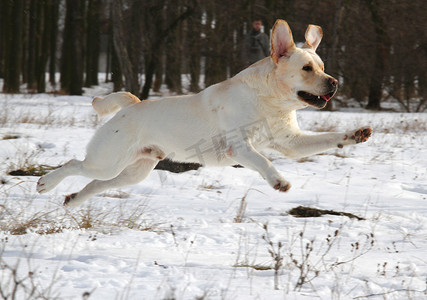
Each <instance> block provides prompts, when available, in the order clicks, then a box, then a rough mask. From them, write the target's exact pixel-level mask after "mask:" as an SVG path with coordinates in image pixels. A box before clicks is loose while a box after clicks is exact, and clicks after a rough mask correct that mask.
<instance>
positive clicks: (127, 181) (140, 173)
mask: <svg viewBox="0 0 427 300" xmlns="http://www.w3.org/2000/svg"><path fill="white" fill-rule="evenodd" d="M157 163H158V160H153V159H148V158H143V159H140V160H138V161H137V162H135V163H134V164H132V165H130V166H128V167H126V168H125V169H124V170H123V171H122V172H121V173H120V174H119V175H118V176H117V177H115V178H113V179H110V180H106V181H103V180H93V181H92V182H90V183H89V184H88V185H86V186H85V187H84V188H83V189H82V190H81V191H80V192H78V193H74V194H71V195H68V196H66V197H65V201H64V205H65V206H71V207H74V206H78V205H80V204H82V203H83V202H85V201H86V200H87V199H89V198H90V197H92V196H94V195H96V194H98V193H100V192H102V191H105V190H107V189H111V188H118V187H122V186H127V185H133V184H137V183H138V182H140V181H142V180H144V179H145V178H146V177H147V176H148V174H150V172H151V171H152V170H153V169H154V167H155V166H156V165H157Z"/></svg>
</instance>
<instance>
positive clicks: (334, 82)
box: [328, 77, 338, 87]
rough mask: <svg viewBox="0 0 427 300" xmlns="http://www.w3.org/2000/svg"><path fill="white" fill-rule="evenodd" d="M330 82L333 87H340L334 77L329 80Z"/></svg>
mask: <svg viewBox="0 0 427 300" xmlns="http://www.w3.org/2000/svg"><path fill="white" fill-rule="evenodd" d="M328 82H329V84H330V85H331V86H332V87H336V86H337V85H338V80H336V79H335V78H333V77H330V78H329V80H328Z"/></svg>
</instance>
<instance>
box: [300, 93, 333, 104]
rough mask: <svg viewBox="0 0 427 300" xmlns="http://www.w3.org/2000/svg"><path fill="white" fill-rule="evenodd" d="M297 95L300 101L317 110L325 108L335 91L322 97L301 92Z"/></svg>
mask: <svg viewBox="0 0 427 300" xmlns="http://www.w3.org/2000/svg"><path fill="white" fill-rule="evenodd" d="M297 94H298V97H300V99H301V100H303V101H304V102H306V103H307V104H308V105H311V106H314V107H316V108H324V107H325V106H326V103H327V102H328V101H329V100H331V99H332V97H333V96H334V94H335V91H333V92H330V93H328V94H325V95H320V96H316V95H313V94H310V93H307V92H304V91H299V92H298V93H297Z"/></svg>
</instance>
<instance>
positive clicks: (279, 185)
mask: <svg viewBox="0 0 427 300" xmlns="http://www.w3.org/2000/svg"><path fill="white" fill-rule="evenodd" d="M273 188H274V189H275V190H278V191H279V192H287V191H288V190H289V189H290V188H291V184H290V183H289V182H287V181H286V180H284V179H281V180H280V179H278V180H276V184H275V185H273Z"/></svg>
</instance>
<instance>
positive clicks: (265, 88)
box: [37, 20, 372, 206]
mask: <svg viewBox="0 0 427 300" xmlns="http://www.w3.org/2000/svg"><path fill="white" fill-rule="evenodd" d="M305 39H306V43H305V44H304V46H302V47H301V48H297V47H296V46H295V43H294V41H293V38H292V33H291V30H290V28H289V26H288V24H287V23H286V22H285V21H283V20H277V21H276V23H275V25H274V28H273V31H272V36H271V56H270V57H267V58H265V59H263V60H261V61H259V62H257V63H255V64H254V65H252V66H250V67H248V68H247V69H245V70H243V71H242V72H240V73H239V74H237V75H236V76H234V77H233V78H231V79H228V80H226V81H224V82H221V83H218V84H215V85H212V86H210V87H208V88H207V89H205V90H204V91H202V92H200V93H199V94H196V95H189V96H180V97H167V98H161V99H158V100H145V101H142V102H141V101H140V100H139V99H138V98H137V97H136V96H134V95H132V94H130V93H126V92H119V93H113V94H110V95H108V96H106V97H104V98H102V97H97V98H95V99H94V100H93V103H92V104H93V107H94V109H95V110H96V112H97V113H98V114H99V115H100V116H102V115H105V114H109V113H114V112H117V113H116V115H115V116H114V117H113V118H112V119H111V120H109V121H108V122H107V123H106V124H105V125H104V126H102V127H101V128H99V129H98V130H97V132H96V133H95V135H94V137H93V138H92V140H91V141H90V142H89V144H88V146H87V155H86V158H85V159H84V160H83V161H79V160H75V159H73V160H71V161H69V162H68V163H66V164H65V165H63V166H62V167H61V168H59V169H57V170H55V171H53V172H51V173H49V174H47V175H45V176H43V177H41V178H40V180H39V182H38V184H37V191H38V192H39V193H45V192H48V191H50V190H51V189H53V188H54V187H55V186H56V185H57V184H59V183H60V182H61V180H63V179H64V178H65V177H67V176H71V175H82V176H86V177H89V178H93V179H94V180H93V181H92V182H90V183H89V184H88V185H87V186H86V187H85V188H83V190H81V191H80V192H78V193H74V194H71V195H68V196H67V197H66V198H65V202H64V205H69V206H77V205H80V204H81V203H83V202H84V201H85V200H87V199H88V198H90V197H91V196H93V195H95V194H97V193H99V192H101V191H104V190H106V189H110V188H116V187H121V186H126V185H131V184H136V183H138V182H140V181H141V180H143V179H144V178H145V177H147V175H148V174H149V173H150V172H151V171H152V170H153V168H154V167H155V166H156V164H157V163H158V162H159V160H162V159H164V158H166V157H168V158H170V159H172V160H175V161H179V162H198V163H201V164H204V165H216V166H227V165H234V164H241V165H243V166H245V167H247V168H250V169H253V170H255V171H257V172H259V174H261V176H262V177H263V178H265V180H266V181H267V182H268V184H270V185H271V186H272V187H273V188H274V189H276V190H279V191H281V192H286V191H287V190H289V188H290V184H289V182H287V181H286V180H285V179H284V178H283V176H282V175H281V174H280V173H279V172H278V171H277V170H276V169H275V168H274V166H273V165H272V163H271V162H270V161H269V160H268V159H267V158H266V157H265V156H264V155H262V154H261V153H260V151H261V150H263V149H267V148H270V149H275V150H277V151H280V152H281V153H283V155H285V156H287V157H291V158H297V157H304V156H308V155H312V154H316V153H320V152H323V151H325V150H328V149H333V148H342V147H343V146H346V145H353V144H356V143H360V142H365V141H366V140H367V139H368V138H369V137H370V135H371V132H372V129H371V128H369V127H365V128H360V129H356V130H353V131H350V132H343V133H324V134H319V135H307V134H305V133H304V132H302V131H301V130H300V129H299V127H298V123H297V119H296V113H295V110H297V109H301V108H305V107H307V106H312V107H315V108H323V107H325V105H326V103H327V102H328V101H329V100H330V99H331V98H332V97H333V96H334V94H335V92H336V91H337V86H338V82H337V80H336V79H334V78H332V77H331V76H329V75H328V74H326V73H325V72H324V65H323V62H322V60H321V59H320V57H319V56H318V55H317V54H316V52H315V51H316V48H317V46H318V45H319V43H320V41H321V39H322V30H321V28H320V27H318V26H314V25H309V26H308V28H307V31H306V33H305Z"/></svg>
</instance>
